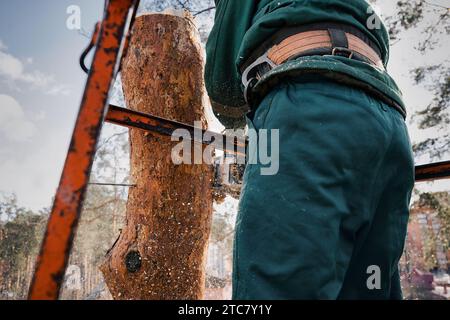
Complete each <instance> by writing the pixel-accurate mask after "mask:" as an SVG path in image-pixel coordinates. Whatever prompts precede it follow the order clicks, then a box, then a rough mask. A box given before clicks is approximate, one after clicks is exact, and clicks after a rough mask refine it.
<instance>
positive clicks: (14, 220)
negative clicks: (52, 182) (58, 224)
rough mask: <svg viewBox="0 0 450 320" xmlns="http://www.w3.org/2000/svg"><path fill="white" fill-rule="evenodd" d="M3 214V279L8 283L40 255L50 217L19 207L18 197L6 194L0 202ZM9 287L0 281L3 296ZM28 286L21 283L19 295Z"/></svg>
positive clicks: (0, 235) (0, 258)
mask: <svg viewBox="0 0 450 320" xmlns="http://www.w3.org/2000/svg"><path fill="white" fill-rule="evenodd" d="M0 212H1V213H3V220H1V221H0V277H1V279H3V280H6V279H8V278H10V277H11V276H13V277H14V276H16V275H17V273H18V271H19V270H20V269H23V268H25V265H26V263H27V259H28V258H29V257H34V256H36V255H37V252H38V247H39V243H40V239H41V238H42V234H43V231H44V228H45V223H46V220H47V215H46V214H45V213H42V212H41V213H35V212H32V211H29V210H26V209H24V208H22V207H19V206H18V205H17V200H16V197H15V196H5V195H4V196H2V197H1V199H0ZM12 280H13V281H16V282H17V281H20V280H22V281H23V279H12ZM6 285H7V283H6V281H1V282H0V297H1V296H2V295H3V294H5V293H6V292H7V291H9V290H8V289H9V288H8V287H7V286H6ZM26 285H27V283H25V282H22V283H20V284H19V287H20V288H21V290H22V292H19V293H18V294H19V296H23V295H24V294H25V292H24V291H25V290H26Z"/></svg>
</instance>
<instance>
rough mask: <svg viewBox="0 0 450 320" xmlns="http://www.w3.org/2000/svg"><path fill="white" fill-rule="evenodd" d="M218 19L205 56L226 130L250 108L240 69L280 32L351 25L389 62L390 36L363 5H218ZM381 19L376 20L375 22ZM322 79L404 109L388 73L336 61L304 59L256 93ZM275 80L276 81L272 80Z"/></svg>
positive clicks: (254, 1) (294, 1)
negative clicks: (291, 79) (309, 76)
mask: <svg viewBox="0 0 450 320" xmlns="http://www.w3.org/2000/svg"><path fill="white" fill-rule="evenodd" d="M215 2H216V6H217V10H216V17H215V23H214V27H213V29H212V31H211V34H210V36H209V39H208V42H207V45H206V53H207V61H206V70H205V82H206V88H207V90H208V93H209V96H210V98H211V101H212V104H213V110H214V113H215V114H216V116H217V117H218V118H219V120H221V121H222V123H223V124H224V125H225V126H227V127H231V126H234V127H236V126H238V125H241V124H242V120H243V115H244V114H245V111H246V110H248V107H247V106H246V105H245V100H244V96H243V91H242V85H241V76H240V72H239V67H240V66H241V65H242V64H243V63H244V62H245V61H246V59H247V58H248V57H249V56H250V54H251V53H252V51H253V50H255V49H256V48H257V47H258V46H260V45H261V44H262V43H263V42H264V41H265V40H266V39H268V38H269V37H270V36H272V35H273V34H275V33H276V32H277V31H278V30H279V29H280V28H283V27H287V26H294V25H303V24H311V23H319V22H337V23H344V24H349V25H352V26H354V27H356V28H358V29H360V30H361V31H362V32H364V33H365V34H366V35H367V36H368V37H369V38H370V39H371V40H373V41H374V42H375V43H376V44H378V46H379V48H380V50H381V55H382V57H381V58H382V60H383V63H384V65H385V66H387V63H388V60H389V36H388V32H387V30H386V28H385V26H384V25H383V24H381V22H380V23H379V24H378V28H369V27H368V26H370V25H376V22H377V21H378V22H379V21H380V20H379V18H378V17H377V16H376V15H375V14H374V12H373V10H372V9H371V7H370V5H369V4H368V3H367V2H366V1H365V0H216V1H215ZM376 19H378V20H376ZM304 73H320V74H322V75H325V76H328V77H330V78H334V79H335V80H337V81H339V82H344V83H347V84H349V85H355V86H359V87H361V86H363V88H366V89H368V90H369V91H372V92H374V93H375V94H379V93H381V95H382V96H383V97H387V98H388V99H390V100H391V101H394V102H395V103H396V104H398V105H399V106H400V107H401V108H402V109H404V103H403V100H402V94H401V92H400V90H399V88H398V87H397V85H396V83H395V81H394V80H393V79H392V78H391V77H390V76H389V75H388V74H387V72H385V71H382V70H380V69H377V68H375V67H373V66H371V65H369V64H366V63H363V62H360V61H357V60H351V59H347V58H345V57H337V56H310V57H302V58H299V59H296V60H294V61H290V62H287V63H285V64H284V65H283V66H279V67H277V68H275V69H273V70H272V71H271V72H269V73H268V74H266V75H265V76H264V77H263V78H262V80H261V81H260V82H259V83H258V85H257V86H256V87H255V91H256V92H257V91H258V90H259V91H261V92H262V93H265V92H266V91H265V90H264V89H265V87H270V86H271V85H273V84H274V81H275V82H276V81H277V79H278V78H282V77H285V76H286V75H294V76H301V75H302V74H304ZM274 79H275V80H274Z"/></svg>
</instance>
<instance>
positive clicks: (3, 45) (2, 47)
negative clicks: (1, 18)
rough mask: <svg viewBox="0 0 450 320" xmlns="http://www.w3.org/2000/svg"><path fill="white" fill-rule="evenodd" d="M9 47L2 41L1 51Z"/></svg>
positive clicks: (0, 44) (0, 43) (0, 41)
mask: <svg viewBox="0 0 450 320" xmlns="http://www.w3.org/2000/svg"><path fill="white" fill-rule="evenodd" d="M6 49H8V47H7V46H6V45H5V44H4V43H3V41H2V40H1V39H0V50H6Z"/></svg>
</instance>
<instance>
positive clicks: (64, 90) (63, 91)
mask: <svg viewBox="0 0 450 320" xmlns="http://www.w3.org/2000/svg"><path fill="white" fill-rule="evenodd" d="M45 94H47V95H49V96H59V95H63V96H67V95H69V94H70V88H69V87H68V86H66V85H64V84H57V85H54V86H53V87H51V88H50V89H48V90H47V91H46V92H45Z"/></svg>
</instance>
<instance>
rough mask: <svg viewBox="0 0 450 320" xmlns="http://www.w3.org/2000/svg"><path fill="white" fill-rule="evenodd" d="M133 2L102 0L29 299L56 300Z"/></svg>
mask: <svg viewBox="0 0 450 320" xmlns="http://www.w3.org/2000/svg"><path fill="white" fill-rule="evenodd" d="M138 4H139V1H138V0H109V1H107V3H106V6H105V13H104V19H103V21H102V23H101V25H100V28H99V30H98V34H97V36H98V39H97V44H96V51H95V54H94V59H93V63H92V66H91V69H90V73H89V76H88V80H87V83H86V88H85V91H84V95H83V99H82V102H81V106H80V110H79V114H78V117H77V120H76V123H75V128H74V131H73V135H72V140H71V143H70V147H69V152H68V154H67V158H66V161H65V164H64V169H63V172H62V176H61V180H60V183H59V187H58V190H57V193H56V196H55V200H54V203H53V208H52V211H51V213H50V217H49V220H48V223H47V229H46V232H45V235H44V239H43V242H42V245H41V251H40V254H39V256H38V259H37V261H36V266H35V271H34V275H33V279H32V282H31V286H30V290H29V294H28V297H29V299H39V300H43V299H45V300H55V299H57V298H58V296H59V292H60V289H61V285H62V282H63V280H64V274H65V270H66V267H67V262H68V259H69V255H70V251H71V248H72V243H73V239H74V235H75V232H76V228H77V225H78V221H79V217H80V212H81V208H82V204H83V200H84V197H85V193H86V188H87V185H88V181H89V175H90V171H91V167H92V163H93V160H94V155H95V151H96V146H97V142H98V137H99V134H100V131H101V128H102V124H103V122H104V117H105V114H106V111H107V109H108V104H107V101H108V95H109V91H110V88H111V87H112V85H113V81H114V80H115V77H116V74H117V70H118V68H119V65H120V60H121V53H122V50H123V47H124V44H125V39H126V38H127V35H128V31H129V28H130V25H131V22H132V20H133V17H134V15H135V13H136V10H137V6H138Z"/></svg>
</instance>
